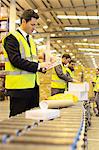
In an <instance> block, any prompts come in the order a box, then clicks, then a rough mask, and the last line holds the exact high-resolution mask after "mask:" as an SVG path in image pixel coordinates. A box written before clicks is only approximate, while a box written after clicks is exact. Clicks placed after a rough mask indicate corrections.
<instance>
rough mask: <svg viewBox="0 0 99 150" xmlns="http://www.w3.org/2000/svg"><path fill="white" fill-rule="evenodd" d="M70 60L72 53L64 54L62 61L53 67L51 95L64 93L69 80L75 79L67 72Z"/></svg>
mask: <svg viewBox="0 0 99 150" xmlns="http://www.w3.org/2000/svg"><path fill="white" fill-rule="evenodd" d="M70 60H71V57H70V55H69V54H64V55H63V56H62V63H61V64H60V65H58V66H56V67H54V68H53V71H52V80H51V96H52V95H55V94H58V93H64V91H65V89H66V86H67V82H71V81H73V79H72V77H71V76H70V75H69V74H66V67H67V66H68V63H69V62H70Z"/></svg>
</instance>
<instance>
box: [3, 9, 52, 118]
mask: <svg viewBox="0 0 99 150" xmlns="http://www.w3.org/2000/svg"><path fill="white" fill-rule="evenodd" d="M37 19H39V16H38V14H37V13H35V12H34V11H33V10H32V9H28V10H25V11H24V12H23V14H22V15H21V17H20V20H21V25H20V27H19V28H18V29H17V30H16V31H15V32H13V33H9V34H8V35H7V36H6V37H5V39H4V40H3V46H4V56H5V71H6V72H7V75H6V79H5V88H6V90H7V94H8V95H9V96H10V117H11V116H14V115H17V114H20V113H22V112H25V111H26V110H29V109H31V108H33V107H37V106H38V105H39V78H38V71H39V70H42V68H46V67H48V66H49V64H48V63H46V62H43V63H38V57H37V52H36V46H35V43H34V40H33V38H32V36H31V34H32V32H33V31H34V29H35V25H36V23H37Z"/></svg>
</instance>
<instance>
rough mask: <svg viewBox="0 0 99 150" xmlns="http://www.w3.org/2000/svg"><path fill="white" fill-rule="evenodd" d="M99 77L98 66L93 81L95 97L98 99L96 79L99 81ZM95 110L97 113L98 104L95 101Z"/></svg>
mask: <svg viewBox="0 0 99 150" xmlns="http://www.w3.org/2000/svg"><path fill="white" fill-rule="evenodd" d="M98 77H99V68H96V75H95V77H94V78H93V81H92V85H93V91H94V98H95V99H96V94H97V88H96V86H97V85H96V81H97V79H98ZM93 111H94V112H95V113H96V114H97V104H96V102H95V101H94V102H93Z"/></svg>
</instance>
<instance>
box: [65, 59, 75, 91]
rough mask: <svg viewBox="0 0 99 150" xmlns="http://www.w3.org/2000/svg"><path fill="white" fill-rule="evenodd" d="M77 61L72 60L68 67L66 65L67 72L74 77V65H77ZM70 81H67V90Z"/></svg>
mask: <svg viewBox="0 0 99 150" xmlns="http://www.w3.org/2000/svg"><path fill="white" fill-rule="evenodd" d="M75 64H76V61H74V60H72V59H71V60H70V62H69V64H68V67H66V74H68V76H71V77H72V78H74V67H75ZM68 83H69V82H67V91H68Z"/></svg>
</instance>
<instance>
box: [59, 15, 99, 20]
mask: <svg viewBox="0 0 99 150" xmlns="http://www.w3.org/2000/svg"><path fill="white" fill-rule="evenodd" d="M57 18H59V19H93V20H99V16H74V15H73V16H71V15H70V16H69V15H68V16H66V15H57Z"/></svg>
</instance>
